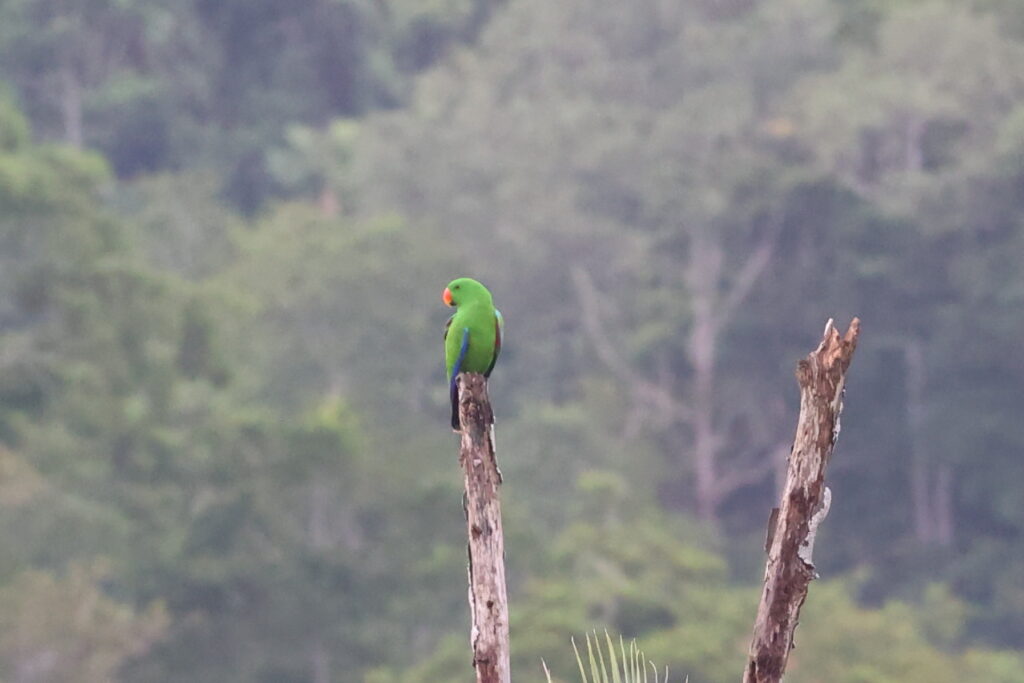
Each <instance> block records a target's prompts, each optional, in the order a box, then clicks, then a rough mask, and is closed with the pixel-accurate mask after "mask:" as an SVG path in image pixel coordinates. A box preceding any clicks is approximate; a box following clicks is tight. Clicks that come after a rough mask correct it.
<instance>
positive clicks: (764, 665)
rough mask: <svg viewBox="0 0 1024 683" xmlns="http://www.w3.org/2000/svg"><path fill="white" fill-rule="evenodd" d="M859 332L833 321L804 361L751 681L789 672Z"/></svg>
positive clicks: (772, 682)
mask: <svg viewBox="0 0 1024 683" xmlns="http://www.w3.org/2000/svg"><path fill="white" fill-rule="evenodd" d="M859 333H860V321H859V320H857V319H856V318H854V319H853V322H851V323H850V328H849V330H847V332H846V335H845V336H844V337H842V338H840V336H839V332H838V331H837V330H836V328H835V326H834V325H833V324H832V321H831V320H829V321H828V324H827V325H826V326H825V335H824V339H822V341H821V344H820V345H819V346H818V348H817V349H816V350H814V351H812V352H811V354H810V355H808V356H807V358H805V359H804V360H801V361H800V362H799V363H798V364H797V370H796V378H797V382H798V383H799V385H800V417H799V418H798V420H797V429H796V438H795V439H794V441H793V450H792V451H791V452H790V456H789V468H788V474H787V476H786V485H785V488H784V490H783V494H782V503H781V504H780V506H779V507H778V508H777V509H776V510H773V511H772V516H771V518H770V519H769V524H768V538H767V541H766V543H765V548H766V549H767V551H768V564H767V566H766V568H765V577H764V590H763V591H762V593H761V603H760V605H759V607H758V610H757V620H756V621H755V622H754V635H753V638H752V640H751V643H750V652H749V657H748V660H747V667H746V670H745V671H744V674H743V681H744V683H776V682H777V681H780V680H782V674H783V673H784V672H785V670H786V662H787V660H788V659H789V651H790V650H791V649H792V647H793V631H794V630H795V629H796V625H797V621H798V620H799V617H800V607H801V606H802V605H803V603H804V599H805V598H806V597H807V587H808V585H809V584H810V582H811V580H812V579H814V577H815V572H814V564H813V558H812V552H813V550H814V538H815V536H816V534H817V531H818V525H819V524H820V523H821V521H822V520H823V519H824V518H825V515H826V514H828V508H829V504H830V503H831V492H830V491H829V489H828V487H826V486H825V468H826V466H827V465H828V461H829V457H830V456H831V455H832V449H833V448H834V447H835V443H836V438H837V437H838V436H839V413H840V412H841V411H842V409H843V385H844V383H845V381H846V370H847V369H848V368H849V366H850V360H851V359H852V358H853V352H854V350H855V349H856V346H857V337H858V335H859Z"/></svg>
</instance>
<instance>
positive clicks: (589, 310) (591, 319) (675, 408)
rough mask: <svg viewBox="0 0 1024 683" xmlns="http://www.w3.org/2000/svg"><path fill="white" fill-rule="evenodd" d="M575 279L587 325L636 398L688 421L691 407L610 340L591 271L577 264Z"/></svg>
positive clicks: (614, 371) (605, 359)
mask: <svg viewBox="0 0 1024 683" xmlns="http://www.w3.org/2000/svg"><path fill="white" fill-rule="evenodd" d="M572 282H573V287H574V288H575V290H576V296H577V299H578V300H579V302H580V310H581V312H582V319H583V327H584V329H585V330H586V332H587V336H588V337H589V338H590V342H591V344H593V346H594V351H595V352H596V353H597V357H598V358H599V359H600V360H601V362H602V363H604V364H605V365H606V366H607V367H608V369H609V370H611V372H612V374H614V375H615V376H616V377H618V378H619V380H621V381H622V382H623V383H624V384H625V385H626V386H628V387H629V388H630V390H631V392H632V393H633V397H634V400H636V401H637V402H639V403H645V404H649V405H654V406H656V407H658V409H659V410H661V411H662V412H663V413H664V414H666V415H668V416H669V418H670V420H672V421H680V422H686V421H688V420H689V419H690V418H691V416H692V411H691V410H690V408H689V406H687V405H686V404H685V403H683V402H682V401H680V400H679V399H677V398H676V397H675V396H673V395H672V393H671V392H670V391H669V390H668V389H665V388H664V387H663V386H662V385H660V384H658V383H656V382H652V381H650V380H648V379H645V378H643V377H641V376H640V374H639V373H638V372H637V371H636V370H635V369H633V368H631V367H630V365H629V363H627V362H626V360H625V359H624V358H623V357H622V355H621V354H620V353H619V352H618V351H617V350H616V349H615V347H614V345H613V344H612V343H611V342H610V341H609V335H608V334H607V333H606V332H605V330H604V325H603V324H602V322H601V311H600V306H599V302H598V297H599V294H598V291H597V287H596V286H595V285H594V281H593V279H591V277H590V274H589V273H587V271H586V270H584V269H583V268H582V267H580V266H574V267H573V268H572Z"/></svg>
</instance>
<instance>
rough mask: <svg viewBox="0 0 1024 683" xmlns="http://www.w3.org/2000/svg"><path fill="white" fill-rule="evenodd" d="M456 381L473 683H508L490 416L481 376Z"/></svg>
mask: <svg viewBox="0 0 1024 683" xmlns="http://www.w3.org/2000/svg"><path fill="white" fill-rule="evenodd" d="M456 381H457V382H458V384H459V420H460V423H461V425H462V431H461V432H460V434H461V447H460V452H459V463H460V464H461V465H462V470H463V472H464V473H465V475H466V497H465V501H464V502H465V507H466V526H467V530H468V533H469V612H470V619H471V621H472V626H471V629H470V644H471V645H472V647H473V668H474V669H475V670H476V680H477V683H509V682H510V680H511V677H510V668H509V642H508V598H507V595H506V590H505V538H504V535H503V532H502V528H501V503H500V502H499V500H498V487H499V486H500V485H501V471H500V470H499V469H498V461H497V460H496V459H495V457H494V433H493V425H494V414H493V413H492V412H491V403H490V400H489V399H488V398H487V380H486V379H485V378H484V376H483V375H478V374H475V373H472V374H470V373H462V374H460V375H459V376H458V378H457V379H456Z"/></svg>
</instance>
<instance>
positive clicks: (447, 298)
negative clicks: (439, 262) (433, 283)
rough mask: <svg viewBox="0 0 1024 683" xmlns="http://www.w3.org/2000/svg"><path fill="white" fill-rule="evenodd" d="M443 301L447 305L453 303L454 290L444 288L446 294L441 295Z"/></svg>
mask: <svg viewBox="0 0 1024 683" xmlns="http://www.w3.org/2000/svg"><path fill="white" fill-rule="evenodd" d="M441 301H443V302H444V304H445V306H451V305H452V291H451V290H450V289H448V288H447V287H445V288H444V294H442V295H441Z"/></svg>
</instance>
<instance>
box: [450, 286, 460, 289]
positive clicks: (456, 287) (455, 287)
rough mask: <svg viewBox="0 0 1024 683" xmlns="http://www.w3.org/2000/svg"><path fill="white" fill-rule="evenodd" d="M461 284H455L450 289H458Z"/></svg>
mask: <svg viewBox="0 0 1024 683" xmlns="http://www.w3.org/2000/svg"><path fill="white" fill-rule="evenodd" d="M460 286H461V285H455V286H454V287H452V289H458V288H459V287H460Z"/></svg>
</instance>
